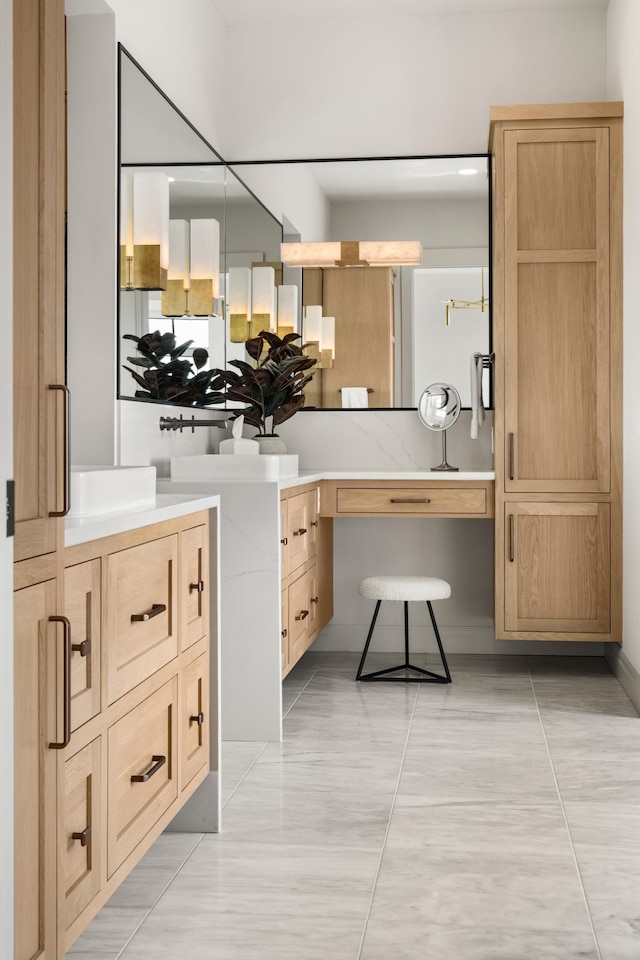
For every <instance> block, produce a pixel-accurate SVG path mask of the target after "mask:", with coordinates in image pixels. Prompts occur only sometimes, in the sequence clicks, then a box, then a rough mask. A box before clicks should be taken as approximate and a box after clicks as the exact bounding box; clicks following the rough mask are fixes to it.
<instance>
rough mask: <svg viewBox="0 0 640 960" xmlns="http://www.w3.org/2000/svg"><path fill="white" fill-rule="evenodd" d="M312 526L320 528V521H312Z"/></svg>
mask: <svg viewBox="0 0 640 960" xmlns="http://www.w3.org/2000/svg"><path fill="white" fill-rule="evenodd" d="M310 526H312V527H317V526H318V520H312V521H311V524H310Z"/></svg>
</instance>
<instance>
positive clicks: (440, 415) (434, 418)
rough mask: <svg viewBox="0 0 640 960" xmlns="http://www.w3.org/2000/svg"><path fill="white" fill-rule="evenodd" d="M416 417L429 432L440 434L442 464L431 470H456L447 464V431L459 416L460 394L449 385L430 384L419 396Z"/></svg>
mask: <svg viewBox="0 0 640 960" xmlns="http://www.w3.org/2000/svg"><path fill="white" fill-rule="evenodd" d="M418 416H419V417H420V420H421V421H422V423H423V424H424V425H425V427H428V428H429V430H436V431H438V432H441V433H442V463H440V464H438V466H437V467H431V469H432V470H457V469H458V467H452V466H451V465H450V464H448V463H447V430H448V429H449V427H452V426H453V424H454V423H455V422H456V420H457V419H458V417H459V416H460V394H459V393H458V391H457V390H456V388H455V387H453V386H451V384H450V383H440V382H438V383H430V384H429V386H428V387H426V388H425V389H424V390H423V391H422V394H421V396H420V401H419V403H418Z"/></svg>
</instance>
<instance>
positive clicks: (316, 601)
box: [311, 597, 320, 603]
mask: <svg viewBox="0 0 640 960" xmlns="http://www.w3.org/2000/svg"><path fill="white" fill-rule="evenodd" d="M319 602H320V600H319V597H311V603H319Z"/></svg>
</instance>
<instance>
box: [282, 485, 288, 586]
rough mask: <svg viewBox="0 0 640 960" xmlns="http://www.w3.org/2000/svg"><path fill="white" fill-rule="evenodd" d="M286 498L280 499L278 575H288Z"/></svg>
mask: <svg viewBox="0 0 640 960" xmlns="http://www.w3.org/2000/svg"><path fill="white" fill-rule="evenodd" d="M288 503H289V501H288V500H281V501H280V576H281V577H283V578H284V577H288V576H289V535H290V531H289V509H288Z"/></svg>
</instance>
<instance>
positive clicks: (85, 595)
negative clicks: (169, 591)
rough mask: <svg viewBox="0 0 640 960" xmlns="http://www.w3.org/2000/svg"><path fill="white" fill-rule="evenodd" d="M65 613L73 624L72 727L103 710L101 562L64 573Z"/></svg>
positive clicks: (78, 565)
mask: <svg viewBox="0 0 640 960" xmlns="http://www.w3.org/2000/svg"><path fill="white" fill-rule="evenodd" d="M64 607H65V616H67V617H68V618H69V621H70V623H71V637H72V642H73V650H72V656H71V729H72V730H77V729H78V727H80V726H82V724H83V723H86V722H87V720H90V719H91V718H92V717H95V716H96V714H98V713H100V649H101V642H100V641H101V636H100V561H99V560H89V561H88V562H87V563H79V564H77V565H76V566H73V567H67V569H66V570H65V572H64Z"/></svg>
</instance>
